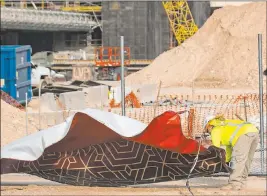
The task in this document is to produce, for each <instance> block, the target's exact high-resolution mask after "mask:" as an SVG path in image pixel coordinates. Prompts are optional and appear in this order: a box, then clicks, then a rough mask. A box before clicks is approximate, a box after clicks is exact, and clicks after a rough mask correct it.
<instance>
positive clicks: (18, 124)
mask: <svg viewBox="0 0 267 196" xmlns="http://www.w3.org/2000/svg"><path fill="white" fill-rule="evenodd" d="M36 127H37V126H35V125H34V122H33V121H32V120H31V119H29V120H28V134H30V133H34V132H36V130H37V128H36ZM24 136H26V115H25V112H24V111H22V110H20V109H18V108H15V107H13V106H11V105H9V104H8V103H6V102H5V101H3V100H1V147H2V146H4V145H6V144H8V143H10V142H12V141H14V140H16V139H19V138H22V137H24Z"/></svg>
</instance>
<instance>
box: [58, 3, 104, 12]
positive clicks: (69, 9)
mask: <svg viewBox="0 0 267 196" xmlns="http://www.w3.org/2000/svg"><path fill="white" fill-rule="evenodd" d="M61 10H62V11H67V12H101V10H102V6H98V5H92V6H73V7H70V6H64V7H62V9H61Z"/></svg>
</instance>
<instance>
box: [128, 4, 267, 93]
mask: <svg viewBox="0 0 267 196" xmlns="http://www.w3.org/2000/svg"><path fill="white" fill-rule="evenodd" d="M265 4H266V3H265V2H257V3H249V4H245V5H242V6H238V7H237V6H227V7H224V8H221V9H218V10H216V11H215V12H214V13H213V15H212V16H211V17H210V18H209V19H208V20H207V22H206V23H205V24H204V26H203V27H202V28H201V29H200V30H199V31H198V32H197V33H196V34H195V35H194V36H192V37H191V38H190V39H188V40H187V41H186V42H184V43H183V44H182V45H181V46H179V47H176V48H174V49H172V50H169V51H167V52H164V53H163V54H161V55H160V56H158V57H157V58H156V59H155V60H154V62H153V63H152V64H150V65H149V66H148V67H146V68H144V69H143V70H141V71H139V72H136V73H134V74H131V75H129V76H128V77H127V78H126V85H132V84H153V83H159V80H161V81H162V86H163V87H168V86H177V87H178V86H183V87H191V86H192V84H193V81H194V86H195V87H199V88H247V89H257V88H258V53H257V51H258V45H257V39H258V38H257V36H258V34H259V33H261V34H263V35H262V38H263V53H262V54H263V66H264V67H265V66H266V5H265Z"/></svg>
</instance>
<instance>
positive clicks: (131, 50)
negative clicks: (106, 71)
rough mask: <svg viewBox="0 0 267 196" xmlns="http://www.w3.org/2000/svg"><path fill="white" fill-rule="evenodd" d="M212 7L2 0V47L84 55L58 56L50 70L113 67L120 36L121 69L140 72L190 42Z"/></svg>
mask: <svg viewBox="0 0 267 196" xmlns="http://www.w3.org/2000/svg"><path fill="white" fill-rule="evenodd" d="M214 7H215V8H214ZM216 7H220V5H218V4H217V5H212V4H211V3H210V2H205V1H204V2H203V1H201V2H194V1H190V2H187V1H166V2H165V1H162V2H160V1H157V2H150V1H148V2H143V1H131V2H121V1H110V2H106V1H103V2H102V1H96V2H90V3H89V1H85V0H84V1H53V0H49V1H39V3H34V1H26V0H21V1H15V0H14V1H4V0H1V44H2V45H31V46H32V52H33V54H34V53H36V52H41V51H53V52H61V51H79V50H83V51H84V53H86V55H83V57H81V58H80V57H79V58H75V59H76V60H83V61H79V62H77V61H76V62H73V61H71V60H73V58H70V57H62V56H61V57H62V58H60V60H58V61H55V63H54V64H57V65H59V64H61V65H62V64H64V65H67V64H68V65H69V64H77V63H81V64H82V63H83V64H90V63H91V64H94V65H96V66H99V67H105V66H110V67H113V66H115V67H116V66H119V64H120V63H119V61H120V59H119V54H120V53H119V46H120V36H122V35H123V36H124V39H125V44H124V45H125V48H126V49H125V50H126V55H125V60H126V63H125V64H126V65H140V66H144V65H147V64H149V63H150V62H151V61H152V60H153V59H154V58H156V57H157V56H158V55H159V54H161V53H162V52H164V51H166V50H168V49H170V48H172V47H174V46H177V45H179V44H181V43H182V42H183V41H184V40H186V39H187V38H189V37H190V36H192V35H193V34H194V33H195V32H196V31H197V30H198V28H200V27H201V26H202V25H203V24H204V23H205V21H206V20H207V18H208V17H209V16H210V15H211V14H212V12H213V10H214V9H216ZM70 61H71V62H70ZM113 71H114V70H113ZM115 72H116V71H115Z"/></svg>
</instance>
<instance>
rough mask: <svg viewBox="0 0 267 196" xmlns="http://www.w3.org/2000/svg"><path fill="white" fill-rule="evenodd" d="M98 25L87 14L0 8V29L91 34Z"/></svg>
mask: <svg viewBox="0 0 267 196" xmlns="http://www.w3.org/2000/svg"><path fill="white" fill-rule="evenodd" d="M98 25H99V24H97V22H96V21H94V18H93V17H92V16H91V15H89V14H83V13H72V12H62V11H51V10H50V11H48V10H31V9H20V8H8V7H1V29H24V30H25V29H28V30H41V31H42V30H45V31H86V32H91V31H92V29H94V28H96V27H97V26H98Z"/></svg>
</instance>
